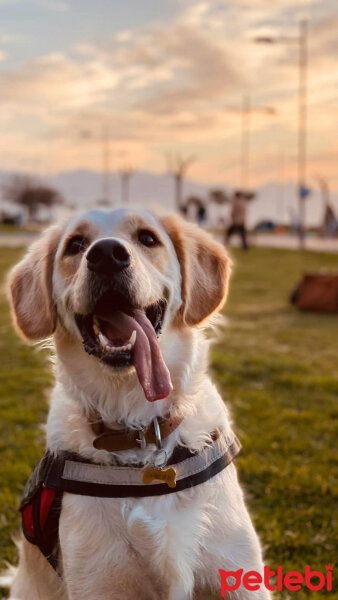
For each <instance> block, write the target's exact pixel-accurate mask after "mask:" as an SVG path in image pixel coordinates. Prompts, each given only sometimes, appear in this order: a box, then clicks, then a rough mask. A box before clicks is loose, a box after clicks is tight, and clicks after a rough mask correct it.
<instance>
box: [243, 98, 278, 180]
mask: <svg viewBox="0 0 338 600" xmlns="http://www.w3.org/2000/svg"><path fill="white" fill-rule="evenodd" d="M252 112H264V113H267V114H270V115H274V114H276V111H275V109H274V108H273V107H271V106H260V105H258V106H255V105H252V102H251V98H250V96H249V95H248V94H244V95H243V99H242V109H241V149H240V188H241V189H242V190H244V189H246V188H248V187H249V183H250V137H251V136H250V134H251V129H250V125H251V114H252Z"/></svg>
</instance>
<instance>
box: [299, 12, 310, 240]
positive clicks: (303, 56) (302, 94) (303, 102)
mask: <svg viewBox="0 0 338 600" xmlns="http://www.w3.org/2000/svg"><path fill="white" fill-rule="evenodd" d="M307 38H308V22H307V20H306V19H303V20H301V21H300V22H299V90H298V199H299V245H300V248H301V249H304V247H305V199H306V195H307V193H308V192H307V186H306V180H307V177H306V175H307V173H306V170H307V169H306V167H307Z"/></svg>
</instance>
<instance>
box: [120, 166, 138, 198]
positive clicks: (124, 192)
mask: <svg viewBox="0 0 338 600" xmlns="http://www.w3.org/2000/svg"><path fill="white" fill-rule="evenodd" d="M133 173H134V171H133V169H132V168H131V167H124V168H122V169H120V170H119V175H120V178H121V204H128V202H129V187H130V179H131V177H132V175H133Z"/></svg>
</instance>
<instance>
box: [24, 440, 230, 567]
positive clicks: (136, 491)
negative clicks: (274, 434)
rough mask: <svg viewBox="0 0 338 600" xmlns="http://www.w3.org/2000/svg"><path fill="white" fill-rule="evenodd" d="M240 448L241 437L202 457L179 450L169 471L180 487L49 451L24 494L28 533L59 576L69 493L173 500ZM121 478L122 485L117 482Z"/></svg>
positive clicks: (209, 448) (213, 447)
mask: <svg viewBox="0 0 338 600" xmlns="http://www.w3.org/2000/svg"><path fill="white" fill-rule="evenodd" d="M240 448H241V445H240V442H239V441H238V439H237V438H236V436H233V438H232V439H231V440H227V439H225V438H223V437H222V445H220V438H218V439H215V440H213V442H212V444H210V445H208V446H206V447H205V448H204V449H202V450H201V452H200V453H197V454H196V453H192V452H190V450H188V449H187V448H183V447H182V446H177V447H176V448H175V449H174V452H173V454H172V455H171V457H170V459H169V461H168V462H167V464H166V468H167V467H170V466H172V467H173V468H174V469H175V471H177V473H178V475H179V476H178V479H177V482H176V485H175V487H169V485H167V483H162V482H159V483H149V484H142V473H143V472H144V466H142V467H138V468H134V467H114V466H109V465H98V464H97V463H94V462H92V461H88V460H85V459H83V458H82V457H81V456H80V455H79V454H75V453H71V452H60V453H59V454H57V455H53V454H51V453H50V452H48V451H46V452H45V454H44V456H43V458H42V459H41V460H40V462H39V463H38V464H37V465H36V467H35V468H34V470H33V472H32V474H31V475H30V477H29V479H28V481H27V484H26V487H25V491H24V494H23V499H22V502H21V506H20V511H21V514H22V529H23V533H24V535H25V537H26V539H27V540H28V541H29V542H30V543H31V544H35V545H36V546H38V548H39V549H40V550H41V552H42V554H43V555H44V556H45V557H46V559H47V560H48V562H49V563H50V564H51V566H52V567H53V568H54V569H55V570H56V571H57V572H58V573H59V560H58V555H59V520H60V514H61V509H62V497H63V493H64V492H69V493H71V494H78V495H81V496H93V497H98V498H128V497H134V498H140V497H147V496H162V495H165V494H173V493H176V492H179V491H182V490H185V489H188V488H192V487H195V486H196V485H200V484H201V483H204V482H205V481H208V480H209V479H211V477H213V476H214V475H216V474H217V473H219V472H220V471H222V470H223V469H225V468H226V467H227V466H228V465H229V464H230V463H231V462H232V460H233V459H234V458H235V456H237V454H238V453H239V451H240ZM72 473H73V477H72ZM75 473H76V474H75ZM81 473H82V475H81ZM116 473H117V476H116V477H117V478H118V481H117V482H116V481H115V482H114V475H116ZM121 473H122V474H123V477H121ZM86 474H87V476H86ZM127 476H129V479H130V481H128V477H127ZM140 478H141V479H140ZM119 480H121V481H122V483H119ZM125 480H126V481H125ZM139 480H140V481H141V483H140V481H139ZM112 481H113V482H112Z"/></svg>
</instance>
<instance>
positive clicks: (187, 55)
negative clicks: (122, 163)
mask: <svg viewBox="0 0 338 600" xmlns="http://www.w3.org/2000/svg"><path fill="white" fill-rule="evenodd" d="M6 1H7V2H10V0H6ZM14 1H15V0H12V2H14ZM31 1H32V2H33V0H31ZM1 2H2V3H3V2H4V0H0V4H1ZM34 2H35V4H39V6H40V7H41V8H42V7H43V8H44V9H47V8H48V9H51V10H67V9H68V8H69V4H68V3H64V2H59V1H58V0H34ZM327 2H328V3H329V4H330V0H327ZM304 5H305V0H293V1H292V2H291V0H276V1H275V2H273V3H272V2H270V1H269V2H267V1H266V0H250V2H249V0H236V1H235V0H226V1H225V0H209V1H208V2H199V1H198V2H196V3H191V2H190V1H189V2H188V1H181V2H180V6H181V9H180V11H179V13H178V14H177V15H176V16H175V17H174V18H173V19H172V20H171V21H169V22H156V23H149V24H146V25H142V26H139V27H135V28H134V29H128V30H122V31H119V32H117V33H115V34H113V35H111V36H109V37H108V36H106V37H105V38H102V37H101V36H100V37H97V38H95V37H94V36H92V37H91V39H83V40H82V41H78V42H76V43H75V44H74V45H73V46H72V47H69V48H67V49H63V50H62V51H60V52H50V53H47V54H45V55H43V56H40V57H37V58H35V59H33V60H30V61H27V62H23V63H21V64H19V66H16V67H13V68H9V67H7V68H5V66H6V63H5V64H4V66H3V65H2V68H1V69H0V102H1V103H2V104H3V106H4V110H5V112H4V111H3V112H2V116H1V123H2V131H3V138H2V143H3V144H5V145H6V144H7V146H8V147H9V146H11V144H12V146H11V147H12V155H13V156H14V155H15V154H20V153H22V154H24V153H27V154H28V153H29V152H31V147H30V146H31V145H32V144H33V145H34V148H35V152H37V153H38V152H41V153H44V150H43V149H44V148H45V146H46V144H49V145H51V146H53V149H54V150H53V153H54V155H55V156H57V158H55V163H57V165H58V168H62V164H63V161H64V165H65V166H73V165H79V164H82V165H87V166H91V165H93V164H95V165H96V162H95V161H98V162H99V161H100V156H101V148H100V143H101V142H100V135H101V127H102V124H103V123H104V124H105V125H107V126H108V127H109V129H110V132H111V137H112V149H113V151H114V152H116V153H118V152H119V151H120V149H121V148H122V149H123V150H124V151H126V152H127V151H128V152H130V153H132V154H133V156H134V158H135V161H136V162H137V164H138V165H141V164H142V156H143V157H144V161H149V162H150V160H152V161H153V162H152V165H155V167H157V168H160V166H162V162H163V161H162V158H161V156H162V155H163V151H164V150H165V149H168V148H170V147H171V148H172V147H175V145H179V146H180V148H182V151H183V152H184V151H187V152H189V153H196V154H198V156H199V165H200V172H201V173H202V174H203V176H204V177H207V174H209V175H208V177H209V178H210V179H214V178H215V179H217V178H218V179H219V178H220V177H222V171H221V172H220V170H219V162H220V158H219V157H220V156H222V161H223V158H224V163H225V162H228V163H229V164H230V163H231V164H232V163H233V161H234V160H235V159H234V155H235V156H238V154H239V148H238V145H239V138H240V127H241V101H242V95H243V93H249V94H250V95H251V103H252V107H253V110H252V118H251V138H252V139H251V142H252V149H254V150H255V155H256V154H257V159H256V158H255V160H257V161H258V163H259V164H260V163H262V165H264V161H265V162H266V156H268V154H269V152H270V151H271V149H272V148H275V146H276V144H277V143H280V142H279V141H278V140H280V139H283V140H284V141H283V143H284V144H285V145H286V146H287V147H288V148H289V149H290V150H289V154H290V156H292V161H293V163H294V162H295V161H294V157H295V155H296V149H297V145H296V139H297V138H296V128H297V83H298V81H297V52H296V46H295V45H293V44H286V43H285V44H282V43H281V44H276V45H274V46H273V47H271V46H269V47H268V46H257V45H255V44H253V43H252V38H253V37H254V36H255V35H258V34H259V33H262V32H264V31H270V32H271V33H273V34H275V35H281V36H294V34H295V33H297V20H296V19H295V18H294V13H293V12H292V18H291V17H290V15H291V13H290V12H288V11H298V10H301V9H302V8H304ZM308 6H311V7H312V8H313V9H314V10H315V9H316V10H317V9H318V10H319V8H320V10H322V8H321V5H320V3H318V2H317V1H313V2H310V3H309V4H308ZM336 26H337V19H336V20H335V19H333V18H329V16H328V15H326V16H325V18H324V17H323V16H321V18H320V19H319V18H318V19H317V21H316V22H315V23H313V24H311V26H310V43H309V52H310V63H309V106H310V116H309V126H310V131H309V148H310V151H309V152H310V156H311V152H313V153H314V156H315V151H317V150H318V149H319V148H321V149H322V147H323V143H324V142H323V140H325V143H326V144H327V147H328V148H334V145H333V142H332V138H333V135H334V119H335V117H336V115H335V114H333V112H330V110H327V108H328V107H332V106H334V104H335V102H337V96H338V93H337V88H338V86H337V84H338V75H337V74H336V73H337V71H336V69H335V67H334V61H335V53H336V51H337V41H336V40H337V36H336V35H335V31H336ZM0 41H1V36H0ZM6 50H7V46H6ZM265 105H273V106H275V107H276V108H277V111H278V116H277V117H275V118H274V119H272V118H271V117H268V116H267V115H264V114H262V113H261V112H259V110H258V109H259V107H260V106H265ZM323 107H326V108H324V109H323ZM256 109H257V110H256ZM324 112H325V114H324ZM312 115H314V116H315V123H312ZM84 129H89V130H90V131H91V132H92V136H91V138H90V140H87V141H85V140H84V139H80V137H79V132H80V131H81V130H84ZM6 140H7V142H6ZM330 140H331V141H330ZM30 143H31V144H30ZM311 144H313V149H312V146H311ZM332 151H333V150H332ZM10 154H11V153H10V152H8V156H10ZM259 157H261V158H259ZM8 160H9V159H8ZM236 160H237V158H236ZM253 160H254V159H253ZM81 161H82V162H81ZM292 161H291V159H290V162H292ZM316 161H317V162H318V158H316ZM213 165H214V166H213ZM196 169H197V167H196ZM262 169H263V167H262ZM230 171H231V169H230ZM253 172H254V169H253ZM257 172H258V174H259V177H261V176H262V174H261V171H260V170H259V169H258V171H257Z"/></svg>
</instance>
